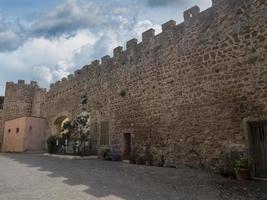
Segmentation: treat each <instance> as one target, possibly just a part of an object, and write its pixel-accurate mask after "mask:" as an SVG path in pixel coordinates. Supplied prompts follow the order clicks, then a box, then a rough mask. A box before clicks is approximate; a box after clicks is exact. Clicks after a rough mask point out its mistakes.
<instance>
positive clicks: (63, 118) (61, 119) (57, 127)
mask: <svg viewBox="0 0 267 200" xmlns="http://www.w3.org/2000/svg"><path fill="white" fill-rule="evenodd" d="M67 121H70V115H69V113H68V112H63V113H59V114H58V115H57V116H56V117H55V118H54V120H53V121H52V135H61V134H62V126H63V124H64V123H65V122H67Z"/></svg>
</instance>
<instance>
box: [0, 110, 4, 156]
mask: <svg viewBox="0 0 267 200" xmlns="http://www.w3.org/2000/svg"><path fill="white" fill-rule="evenodd" d="M2 116H3V110H0V152H1V148H2V141H3V136H4V121H3V119H2Z"/></svg>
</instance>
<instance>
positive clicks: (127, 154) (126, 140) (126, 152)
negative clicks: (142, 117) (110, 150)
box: [124, 133, 132, 159]
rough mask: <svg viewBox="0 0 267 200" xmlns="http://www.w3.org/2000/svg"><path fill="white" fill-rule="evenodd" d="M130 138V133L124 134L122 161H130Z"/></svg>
mask: <svg viewBox="0 0 267 200" xmlns="http://www.w3.org/2000/svg"><path fill="white" fill-rule="evenodd" d="M131 146H132V138H131V134H130V133H124V159H130V155H131Z"/></svg>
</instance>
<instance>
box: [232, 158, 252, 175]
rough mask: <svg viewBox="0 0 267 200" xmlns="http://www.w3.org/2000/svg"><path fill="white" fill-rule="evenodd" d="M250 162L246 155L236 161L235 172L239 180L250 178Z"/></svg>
mask: <svg viewBox="0 0 267 200" xmlns="http://www.w3.org/2000/svg"><path fill="white" fill-rule="evenodd" d="M250 163H251V161H250V159H249V158H248V157H247V156H245V155H243V156H241V157H240V158H238V159H236V160H235V161H234V169H235V174H236V178H237V179H238V180H247V179H248V178H249V166H250Z"/></svg>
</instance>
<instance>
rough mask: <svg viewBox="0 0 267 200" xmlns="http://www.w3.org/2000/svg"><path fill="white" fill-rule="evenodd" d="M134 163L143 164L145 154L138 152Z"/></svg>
mask: <svg viewBox="0 0 267 200" xmlns="http://www.w3.org/2000/svg"><path fill="white" fill-rule="evenodd" d="M136 164H138V165H144V164H145V156H144V154H142V153H140V154H138V155H137V157H136Z"/></svg>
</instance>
